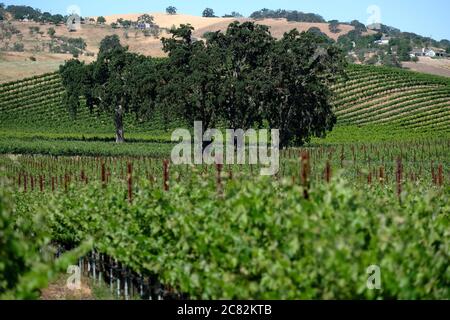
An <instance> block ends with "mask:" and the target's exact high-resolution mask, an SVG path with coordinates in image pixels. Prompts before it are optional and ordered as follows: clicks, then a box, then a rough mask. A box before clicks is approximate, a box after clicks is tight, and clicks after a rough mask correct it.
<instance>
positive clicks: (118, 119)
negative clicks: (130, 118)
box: [114, 105, 125, 143]
mask: <svg viewBox="0 0 450 320" xmlns="http://www.w3.org/2000/svg"><path fill="white" fill-rule="evenodd" d="M114 124H115V126H116V143H123V142H125V136H124V132H123V108H122V105H119V106H117V107H116V109H115V113H114Z"/></svg>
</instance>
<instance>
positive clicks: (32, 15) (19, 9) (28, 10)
mask: <svg viewBox="0 0 450 320" xmlns="http://www.w3.org/2000/svg"><path fill="white" fill-rule="evenodd" d="M6 11H8V12H9V13H11V15H12V17H13V19H16V20H21V19H24V18H28V19H29V20H36V21H37V20H38V19H39V17H40V16H41V11H40V10H39V9H34V8H32V7H30V6H16V5H10V6H8V7H7V8H6Z"/></svg>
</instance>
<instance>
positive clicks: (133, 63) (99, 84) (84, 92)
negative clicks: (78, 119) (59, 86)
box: [60, 35, 157, 143]
mask: <svg viewBox="0 0 450 320" xmlns="http://www.w3.org/2000/svg"><path fill="white" fill-rule="evenodd" d="M153 70H154V68H153V64H152V60H151V59H150V58H147V57H143V56H140V55H137V54H133V53H129V52H128V48H126V47H123V46H122V45H121V44H120V40H119V37H118V36H117V35H113V36H108V37H106V38H105V39H103V40H102V42H101V43H100V51H99V54H98V58H97V61H95V62H94V63H92V64H90V65H84V64H83V63H80V62H77V61H76V60H72V61H69V62H67V63H66V64H65V65H64V66H62V67H61V68H60V73H61V76H62V78H63V84H64V86H65V89H66V93H65V98H64V102H65V104H66V105H67V107H68V108H69V110H75V112H73V111H72V114H73V115H76V109H77V108H78V107H79V106H80V103H79V97H80V96H83V97H84V98H85V100H86V105H87V107H89V108H90V109H91V110H92V109H93V108H94V107H98V108H99V109H100V110H103V111H106V112H108V113H110V114H111V115H112V116H113V119H114V125H115V129H116V142H118V143H120V142H124V140H125V138H124V128H123V119H124V116H125V114H127V113H134V114H136V115H140V116H143V115H146V114H148V113H150V112H151V109H152V108H153V106H154V101H155V94H156V93H155V92H156V91H155V90H156V89H155V86H156V83H157V82H156V80H155V78H154V75H155V72H154V71H153Z"/></svg>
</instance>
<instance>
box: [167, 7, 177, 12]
mask: <svg viewBox="0 0 450 320" xmlns="http://www.w3.org/2000/svg"><path fill="white" fill-rule="evenodd" d="M166 13H167V14H177V8H175V7H174V6H169V7H167V8H166Z"/></svg>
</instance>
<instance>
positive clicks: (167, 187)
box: [163, 160, 169, 191]
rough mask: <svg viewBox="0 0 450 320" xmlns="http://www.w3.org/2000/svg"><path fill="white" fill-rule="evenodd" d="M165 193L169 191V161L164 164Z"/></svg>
mask: <svg viewBox="0 0 450 320" xmlns="http://www.w3.org/2000/svg"><path fill="white" fill-rule="evenodd" d="M163 176H164V185H163V187H164V191H169V160H164V162H163Z"/></svg>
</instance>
